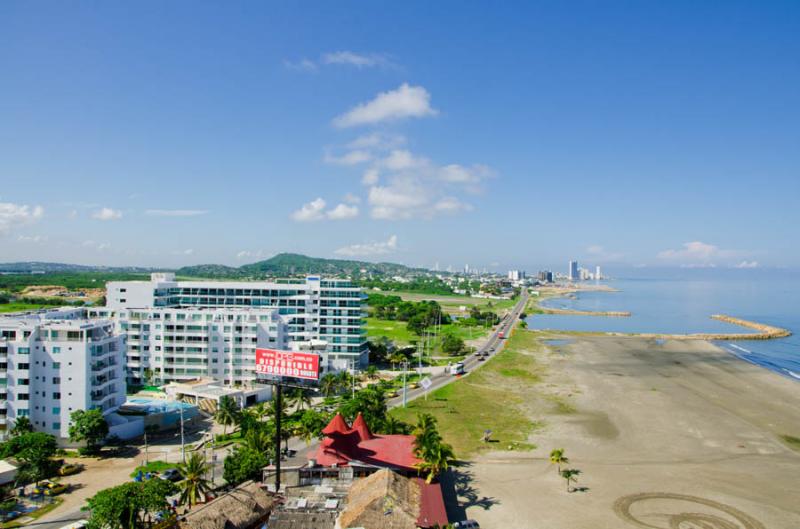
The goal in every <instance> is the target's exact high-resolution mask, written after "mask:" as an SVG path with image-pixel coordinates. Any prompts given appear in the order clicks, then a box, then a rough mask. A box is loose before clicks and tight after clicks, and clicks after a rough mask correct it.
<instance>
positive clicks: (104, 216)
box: [92, 208, 122, 221]
mask: <svg viewBox="0 0 800 529" xmlns="http://www.w3.org/2000/svg"><path fill="white" fill-rule="evenodd" d="M92 218H93V219H97V220H103V221H106V220H117V219H121V218H122V212H121V211H120V210H118V209H111V208H102V209H99V210H97V211H95V212H94V213H92Z"/></svg>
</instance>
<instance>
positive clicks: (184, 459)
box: [178, 401, 186, 463]
mask: <svg viewBox="0 0 800 529" xmlns="http://www.w3.org/2000/svg"><path fill="white" fill-rule="evenodd" d="M178 404H179V405H180V410H181V458H182V459H183V462H184V463H186V443H185V442H184V438H183V402H181V401H178Z"/></svg>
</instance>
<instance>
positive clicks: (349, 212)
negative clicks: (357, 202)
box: [326, 204, 358, 220]
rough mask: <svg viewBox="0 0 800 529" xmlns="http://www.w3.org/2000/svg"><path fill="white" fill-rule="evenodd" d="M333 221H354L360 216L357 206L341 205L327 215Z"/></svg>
mask: <svg viewBox="0 0 800 529" xmlns="http://www.w3.org/2000/svg"><path fill="white" fill-rule="evenodd" d="M326 215H327V216H328V218H329V219H331V220H344V219H352V218H354V217H357V216H358V207H357V206H348V205H347V204H339V205H337V206H336V207H335V208H333V209H332V210H330V211H328V212H327V213H326Z"/></svg>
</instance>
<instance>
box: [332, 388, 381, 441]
mask: <svg viewBox="0 0 800 529" xmlns="http://www.w3.org/2000/svg"><path fill="white" fill-rule="evenodd" d="M386 411H387V407H386V394H385V393H384V392H383V391H381V390H379V389H378V388H376V387H374V386H370V387H368V388H365V389H362V390H361V391H359V392H358V393H356V396H355V398H351V399H348V400H346V401H345V402H344V403H342V405H341V407H340V408H339V413H341V414H342V416H344V417H345V418H346V419H348V420H349V421H351V422H352V421H353V420H354V419H355V418H356V416H357V415H358V414H359V413H361V414H362V415H363V416H364V420H365V421H366V422H367V426H369V429H370V430H372V431H374V432H377V431H380V430H381V429H382V428H383V423H384V422H385V421H386Z"/></svg>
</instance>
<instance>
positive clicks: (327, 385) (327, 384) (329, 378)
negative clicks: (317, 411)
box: [319, 373, 338, 397]
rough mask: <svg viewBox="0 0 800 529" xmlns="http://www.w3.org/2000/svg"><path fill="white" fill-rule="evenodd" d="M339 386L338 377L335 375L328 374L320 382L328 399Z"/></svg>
mask: <svg viewBox="0 0 800 529" xmlns="http://www.w3.org/2000/svg"><path fill="white" fill-rule="evenodd" d="M337 385H338V383H337V382H336V376H335V375H334V374H333V373H328V374H326V375H325V376H323V377H322V378H321V379H320V381H319V387H320V389H321V390H322V392H323V393H324V394H325V396H326V397H330V396H331V393H334V392H335V391H336V387H337Z"/></svg>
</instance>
